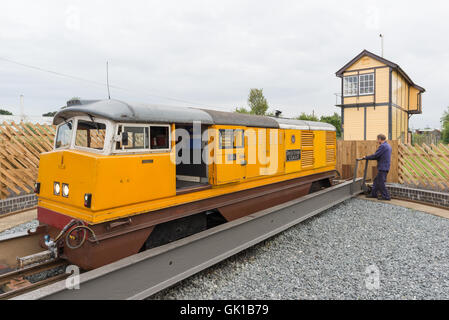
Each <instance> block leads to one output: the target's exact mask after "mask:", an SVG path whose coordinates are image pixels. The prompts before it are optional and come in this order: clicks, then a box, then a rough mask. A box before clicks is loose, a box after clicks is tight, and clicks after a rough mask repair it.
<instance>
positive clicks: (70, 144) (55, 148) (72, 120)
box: [53, 118, 76, 151]
mask: <svg viewBox="0 0 449 320" xmlns="http://www.w3.org/2000/svg"><path fill="white" fill-rule="evenodd" d="M68 122H72V135H71V136H70V141H69V144H68V145H67V146H64V147H59V148H57V147H56V142H57V141H56V138H57V137H58V131H59V128H60V127H62V126H63V125H65V124H66V123H68ZM75 126H76V121H75V119H73V118H70V119H67V120H66V121H64V122H62V123H60V124H58V125H57V126H56V134H55V139H54V141H53V150H54V151H57V150H67V149H70V148H71V146H72V140H73V132H74V130H73V129H74V128H75Z"/></svg>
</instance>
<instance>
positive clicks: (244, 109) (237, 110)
mask: <svg viewBox="0 0 449 320" xmlns="http://www.w3.org/2000/svg"><path fill="white" fill-rule="evenodd" d="M235 112H238V113H245V114H250V113H251V111H250V110H247V109H246V108H245V107H240V108H239V107H237V108H235Z"/></svg>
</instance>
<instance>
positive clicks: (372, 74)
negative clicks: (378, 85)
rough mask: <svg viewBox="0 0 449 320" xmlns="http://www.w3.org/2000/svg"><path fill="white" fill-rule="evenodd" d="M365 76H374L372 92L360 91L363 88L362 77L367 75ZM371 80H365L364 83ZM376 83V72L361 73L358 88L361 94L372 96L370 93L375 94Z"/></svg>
mask: <svg viewBox="0 0 449 320" xmlns="http://www.w3.org/2000/svg"><path fill="white" fill-rule="evenodd" d="M365 76H372V77H373V80H372V81H373V90H372V91H371V92H365V93H360V88H361V84H362V81H361V78H362V77H365ZM370 81H371V80H365V81H363V82H364V83H367V82H368V83H369V82H370ZM374 87H375V83H374V72H372V73H364V74H361V75H359V88H358V90H359V96H370V95H373V94H374V90H375V88H374Z"/></svg>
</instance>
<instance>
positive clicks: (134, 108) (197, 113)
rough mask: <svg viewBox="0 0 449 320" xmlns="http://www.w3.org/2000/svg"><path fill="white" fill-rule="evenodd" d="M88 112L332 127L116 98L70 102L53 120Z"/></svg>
mask: <svg viewBox="0 0 449 320" xmlns="http://www.w3.org/2000/svg"><path fill="white" fill-rule="evenodd" d="M86 114H89V115H91V116H93V117H100V118H106V119H109V120H113V121H117V122H131V123H138V122H140V123H184V124H188V123H193V122H194V121H199V122H201V123H202V124H205V125H212V124H218V125H235V126H245V127H259V128H285V129H301V130H332V131H335V127H334V126H332V125H330V124H327V123H323V122H312V121H302V120H292V119H282V118H274V117H265V116H256V115H248V114H241V113H235V112H223V111H215V110H204V109H195V108H183V107H171V106H165V105H164V106H162V105H154V104H151V105H147V104H128V103H126V102H122V101H118V100H93V101H92V102H90V101H89V102H87V103H81V102H80V103H79V104H75V105H74V104H72V105H70V106H68V107H65V108H63V109H61V110H60V111H59V112H58V113H57V114H56V115H55V117H54V119H53V123H54V124H56V125H57V124H60V123H61V122H63V121H64V120H66V119H69V118H71V117H74V116H79V115H86Z"/></svg>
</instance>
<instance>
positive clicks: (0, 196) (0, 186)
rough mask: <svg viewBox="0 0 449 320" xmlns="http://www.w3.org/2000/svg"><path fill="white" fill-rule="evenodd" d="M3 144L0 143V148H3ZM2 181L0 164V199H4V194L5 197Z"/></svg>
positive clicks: (0, 165)
mask: <svg viewBox="0 0 449 320" xmlns="http://www.w3.org/2000/svg"><path fill="white" fill-rule="evenodd" d="M4 145H5V143H4V142H3V141H0V148H3V147H4ZM3 179H5V177H4V176H3V164H2V163H1V162H0V199H3V198H4V196H3V195H4V194H5V195H6V189H5V184H4V183H3Z"/></svg>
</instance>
